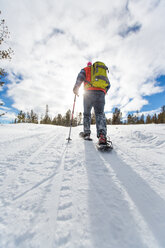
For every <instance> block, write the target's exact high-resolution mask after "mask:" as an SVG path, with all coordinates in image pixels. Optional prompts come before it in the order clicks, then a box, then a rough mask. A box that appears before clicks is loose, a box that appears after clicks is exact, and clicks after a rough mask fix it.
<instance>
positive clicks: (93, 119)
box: [91, 112, 96, 124]
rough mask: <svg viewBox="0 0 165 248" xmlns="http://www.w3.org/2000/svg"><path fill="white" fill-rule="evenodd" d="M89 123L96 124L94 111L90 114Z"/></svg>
mask: <svg viewBox="0 0 165 248" xmlns="http://www.w3.org/2000/svg"><path fill="white" fill-rule="evenodd" d="M91 124H96V118H95V113H94V112H92V114H91Z"/></svg>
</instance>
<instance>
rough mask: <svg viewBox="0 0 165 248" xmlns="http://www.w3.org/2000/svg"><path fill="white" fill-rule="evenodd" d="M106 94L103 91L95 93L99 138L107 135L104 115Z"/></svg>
mask: <svg viewBox="0 0 165 248" xmlns="http://www.w3.org/2000/svg"><path fill="white" fill-rule="evenodd" d="M104 105H105V94H104V92H103V91H95V101H94V110H95V116H96V129H97V137H99V136H100V134H103V135H104V136H105V137H106V135H107V126H106V118H105V114H104Z"/></svg>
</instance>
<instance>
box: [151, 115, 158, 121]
mask: <svg viewBox="0 0 165 248" xmlns="http://www.w3.org/2000/svg"><path fill="white" fill-rule="evenodd" d="M151 122H152V123H158V118H157V115H156V114H154V115H153V116H152V119H151Z"/></svg>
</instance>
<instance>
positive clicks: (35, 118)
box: [30, 110, 38, 124]
mask: <svg viewBox="0 0 165 248" xmlns="http://www.w3.org/2000/svg"><path fill="white" fill-rule="evenodd" d="M30 121H31V123H35V124H38V116H37V114H36V113H34V111H33V110H31V112H30Z"/></svg>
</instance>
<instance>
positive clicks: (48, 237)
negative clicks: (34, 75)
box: [0, 124, 165, 248]
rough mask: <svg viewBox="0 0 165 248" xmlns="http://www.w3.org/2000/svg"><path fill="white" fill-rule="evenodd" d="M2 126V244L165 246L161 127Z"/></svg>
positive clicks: (21, 247) (23, 247) (164, 137)
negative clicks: (100, 143) (99, 144)
mask: <svg viewBox="0 0 165 248" xmlns="http://www.w3.org/2000/svg"><path fill="white" fill-rule="evenodd" d="M80 131H82V126H80V127H76V128H72V133H71V138H72V140H71V141H70V143H69V144H68V143H67V140H66V138H67V137H68V133H69V128H65V127H59V126H50V125H35V124H17V125H14V124H11V125H0V248H15V247H16V248H17V247H18V248H31V247H32V248H33V247H34V248H45V247H46V248H58V247H60V248H61V247H68V248H146V247H148V248H157V247H162V248H163V247H165V152H164V151H165V125H164V124H162V125H154V124H153V125H128V126H126V125H123V126H108V134H109V135H110V137H111V140H112V141H113V145H114V150H113V151H111V152H110V153H102V152H99V151H97V150H96V147H95V143H96V141H97V138H96V129H95V126H92V138H93V141H92V142H91V141H84V140H82V139H81V138H80V137H79V135H78V134H79V132H80Z"/></svg>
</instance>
